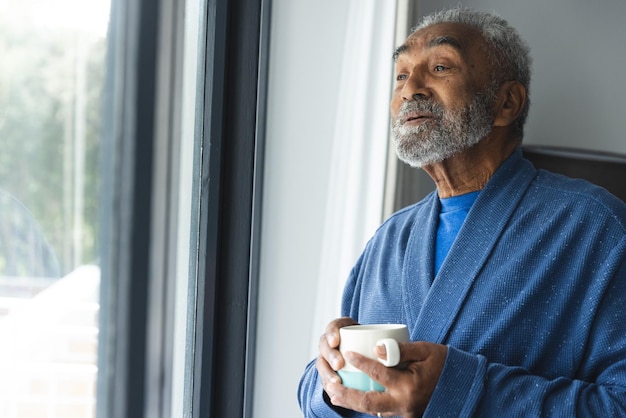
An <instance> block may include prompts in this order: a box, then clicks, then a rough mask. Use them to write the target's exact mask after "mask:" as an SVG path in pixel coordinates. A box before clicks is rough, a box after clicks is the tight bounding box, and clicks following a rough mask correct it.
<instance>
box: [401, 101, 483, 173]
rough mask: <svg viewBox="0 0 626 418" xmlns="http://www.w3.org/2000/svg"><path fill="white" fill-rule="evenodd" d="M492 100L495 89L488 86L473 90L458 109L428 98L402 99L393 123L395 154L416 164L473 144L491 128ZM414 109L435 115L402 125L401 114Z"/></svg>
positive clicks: (463, 149)
mask: <svg viewBox="0 0 626 418" xmlns="http://www.w3.org/2000/svg"><path fill="white" fill-rule="evenodd" d="M494 100H495V90H494V89H487V90H486V91H483V92H478V93H476V95H475V97H474V99H473V100H472V102H471V103H470V105H469V106H468V107H466V108H465V109H462V110H460V111H448V110H446V109H445V108H444V107H443V106H441V105H440V104H438V103H434V102H431V101H429V99H421V100H418V101H410V102H404V103H403V104H402V107H401V108H400V112H399V114H398V117H397V119H396V120H395V121H394V123H393V127H392V136H393V141H394V143H395V146H396V154H397V155H398V158H399V159H400V160H402V161H404V162H405V163H407V164H409V165H410V166H411V167H418V168H419V167H423V166H425V165H429V164H433V163H438V162H441V161H443V160H445V159H448V158H450V157H452V156H453V155H456V154H458V153H460V152H462V151H465V150H467V149H469V148H471V147H472V146H474V145H476V144H477V143H479V142H480V141H481V140H482V139H483V138H485V137H486V136H487V135H488V134H489V132H491V129H492V127H493V120H494V115H493V110H492V106H493V103H494ZM415 111H419V112H428V113H431V114H432V115H433V116H434V118H433V119H431V120H428V121H426V122H425V123H423V124H421V125H418V126H402V124H401V121H402V120H403V118H404V116H405V115H406V114H407V113H408V112H415Z"/></svg>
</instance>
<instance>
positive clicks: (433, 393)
mask: <svg viewBox="0 0 626 418" xmlns="http://www.w3.org/2000/svg"><path fill="white" fill-rule="evenodd" d="M394 59H395V62H396V70H395V73H396V85H395V89H394V92H393V98H392V101H391V114H392V117H393V121H394V122H393V136H394V140H395V143H396V146H397V153H398V156H399V157H400V159H402V160H403V161H405V162H407V163H408V164H411V165H412V166H415V167H421V168H422V169H423V170H425V171H426V172H427V173H428V174H429V175H430V176H431V177H432V178H433V180H434V181H435V183H436V185H437V191H436V192H433V193H431V194H430V195H429V196H427V197H426V198H425V199H424V200H422V201H421V202H419V203H417V204H415V205H413V206H410V207H408V208H405V209H403V210H401V211H399V212H397V213H396V214H394V215H393V216H392V217H391V218H390V219H388V220H387V221H386V222H385V223H384V224H383V225H382V226H381V227H380V228H379V230H378V231H377V232H376V234H375V236H374V237H373V238H372V239H371V240H370V242H369V243H368V244H367V246H366V248H365V250H364V252H363V254H362V255H361V257H360V258H359V260H358V262H357V264H356V266H355V267H354V268H353V270H352V272H351V274H350V277H349V279H348V282H347V284H346V287H345V292H344V297H343V302H342V315H344V317H343V318H340V319H337V320H335V321H333V322H331V323H330V324H329V325H328V327H327V329H326V332H325V333H324V335H323V336H322V338H321V339H320V345H319V350H320V354H319V357H318V358H317V360H316V361H314V362H312V363H311V364H309V365H308V367H307V369H306V371H305V373H304V376H303V377H302V380H301V382H300V388H299V400H300V405H301V408H302V411H303V414H304V415H305V416H307V417H336V416H350V417H352V416H362V415H363V414H371V415H378V416H396V415H401V416H405V417H414V416H422V415H423V416H449V417H465V416H485V417H494V416H504V417H522V416H523V417H530V416H535V417H538V416H542V417H546V416H555V417H557V416H558V417H573V416H581V417H591V416H598V417H615V416H626V263H625V261H624V260H625V252H626V234H625V231H626V207H625V205H624V204H623V203H622V202H621V201H619V200H618V199H617V198H615V197H613V196H612V195H610V194H609V193H608V192H606V191H605V190H603V189H601V188H599V187H596V186H593V185H591V184H589V183H587V182H584V181H581V180H572V179H568V178H565V177H563V176H558V175H554V174H551V173H548V172H546V171H537V170H535V168H534V167H533V166H532V164H531V163H530V162H528V161H527V160H525V159H524V158H523V156H522V153H521V150H520V144H521V141H522V137H523V128H524V123H525V120H526V115H527V113H528V103H529V101H528V91H529V82H530V58H529V55H528V48H527V47H526V46H525V43H524V42H523V41H522V40H521V39H520V37H519V35H518V33H517V32H516V31H515V30H514V29H513V28H511V27H510V26H509V25H508V23H507V22H506V21H504V20H502V19H501V18H499V17H496V16H493V15H491V14H486V13H482V12H476V11H472V10H468V9H464V8H456V9H451V10H446V11H443V12H440V13H437V14H434V15H432V16H429V17H426V18H425V19H424V20H423V22H422V23H421V24H420V26H419V27H418V28H417V29H416V30H415V31H414V32H413V33H412V34H411V35H410V36H409V37H408V39H407V40H406V42H405V43H404V44H403V45H402V46H400V47H399V48H398V49H397V50H396V53H395V56H394ZM355 323H361V324H367V323H405V324H407V325H408V328H409V331H410V336H411V341H412V342H410V343H405V344H400V352H401V360H402V362H403V364H404V365H405V367H400V368H386V367H384V366H383V365H382V364H380V363H378V362H377V361H375V360H370V359H368V358H365V357H363V356H360V355H358V354H355V353H347V354H346V358H343V357H342V355H341V353H340V352H339V351H338V346H339V343H340V341H339V332H338V330H339V328H341V327H343V326H346V325H350V324H355ZM377 355H378V356H379V357H381V358H384V357H385V355H386V353H385V352H384V348H383V347H378V348H377ZM345 361H349V362H350V363H351V364H353V365H354V366H356V367H358V368H359V369H361V370H362V371H364V372H365V373H367V374H369V375H370V376H371V377H372V378H373V379H374V380H376V381H377V382H379V383H381V384H382V385H383V386H384V387H385V388H386V390H385V391H384V392H360V391H357V390H354V389H349V388H347V387H345V386H343V385H342V384H341V379H340V378H339V376H338V375H337V373H336V370H339V369H341V368H342V367H343V365H344V363H345Z"/></svg>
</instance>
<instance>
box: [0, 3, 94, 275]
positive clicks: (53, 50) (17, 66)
mask: <svg viewBox="0 0 626 418" xmlns="http://www.w3.org/2000/svg"><path fill="white" fill-rule="evenodd" d="M80 51H84V53H83V54H82V55H81V54H80ZM105 55H106V40H105V39H104V38H100V39H98V38H97V37H96V36H95V35H89V34H84V33H78V32H77V31H76V30H70V29H64V30H61V29H59V28H55V29H54V30H51V29H49V30H46V29H42V28H33V27H24V25H23V22H22V23H16V22H12V21H9V20H7V19H6V18H5V17H3V16H2V15H0V60H1V61H0V62H1V64H0V190H2V191H4V192H7V193H9V194H10V195H13V196H14V197H15V198H17V199H18V200H19V201H20V202H21V203H22V204H23V205H24V206H25V207H26V208H27V209H28V211H29V212H30V214H32V217H33V218H34V220H35V221H36V223H37V224H38V226H39V229H40V230H41V232H42V233H43V237H44V239H45V241H47V243H48V244H49V245H50V246H51V248H52V250H53V252H54V254H55V255H56V258H57V260H58V265H59V268H60V274H61V275H64V274H67V273H68V272H70V271H72V270H73V269H74V268H75V267H77V266H78V265H80V264H87V263H97V261H98V260H97V259H98V248H97V242H98V240H97V237H98V203H99V181H98V177H99V174H100V173H99V155H98V151H99V142H100V135H101V113H102V112H101V110H102V91H103V88H102V87H103V82H104V69H105ZM81 74H83V75H84V80H85V82H84V83H80V82H77V80H80V77H81ZM81 103H84V106H81ZM77 117H78V118H82V120H83V121H84V124H83V125H81V124H80V123H79V122H78V120H77ZM77 126H83V127H84V129H80V128H77ZM81 132H83V135H80V134H81ZM79 136H80V137H81V138H82V139H83V141H84V153H79V155H76V149H77V148H76V144H77V143H78V141H79V140H80V138H78V137H79ZM80 159H84V160H83V161H84V170H82V172H83V174H84V176H78V177H77V171H76V170H77V168H80V167H81V165H80V164H78V161H80ZM77 178H81V179H82V184H76V179H77ZM77 188H78V190H77ZM76 196H82V201H83V202H84V203H83V207H82V210H80V213H76V202H77V200H76ZM0 210H2V213H0V224H1V223H2V222H5V223H6V220H7V218H8V216H9V214H8V212H7V210H6V209H3V208H2V207H0ZM7 228H8V227H7ZM7 228H5V229H7ZM18 235H19V234H18ZM18 238H19V237H16V236H14V237H13V238H12V239H11V240H10V241H9V244H7V245H17V243H15V242H14V241H16V240H17V239H18ZM3 239H7V238H6V237H4V238H3ZM78 247H80V248H78ZM0 248H1V245H0ZM9 256H10V255H9ZM7 257H8V256H7V254H6V253H5V254H0V275H1V274H2V273H3V268H5V267H6V266H7V264H8V261H10V260H7ZM13 262H14V264H15V260H13ZM27 263H32V261H24V264H27Z"/></svg>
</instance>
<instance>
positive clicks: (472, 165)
mask: <svg viewBox="0 0 626 418" xmlns="http://www.w3.org/2000/svg"><path fill="white" fill-rule="evenodd" d="M519 145H520V144H519V141H516V140H514V139H511V138H505V137H502V136H498V135H490V136H488V137H486V138H485V139H483V140H482V141H480V142H479V143H478V144H476V145H474V146H473V147H472V148H470V149H468V150H466V151H464V152H462V153H460V154H457V155H455V156H453V157H450V158H448V159H447V160H444V161H442V162H440V163H436V164H432V165H428V166H424V167H423V169H424V171H426V173H428V175H429V176H430V177H431V178H432V179H433V181H434V182H435V185H436V186H437V193H438V194H439V197H441V198H446V197H452V196H459V195H462V194H466V193H470V192H474V191H477V190H482V189H483V188H484V187H485V185H486V184H487V182H488V181H489V179H490V178H491V176H493V174H494V173H495V172H496V170H497V169H498V167H500V165H501V164H502V162H503V161H504V160H505V159H507V158H508V157H509V155H511V154H512V153H513V151H514V150H515V149H516V148H517V147H518V146H519Z"/></svg>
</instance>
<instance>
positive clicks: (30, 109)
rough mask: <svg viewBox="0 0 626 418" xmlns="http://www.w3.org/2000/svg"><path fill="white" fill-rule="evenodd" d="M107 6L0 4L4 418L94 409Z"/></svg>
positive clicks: (0, 402)
mask: <svg viewBox="0 0 626 418" xmlns="http://www.w3.org/2000/svg"><path fill="white" fill-rule="evenodd" d="M109 7H110V5H109V2H108V0H92V1H89V2H79V1H71V0H64V1H56V2H49V1H44V0H5V1H3V2H0V54H1V55H2V71H0V149H2V153H0V161H1V163H0V213H1V217H0V341H2V342H3V343H2V345H1V346H0V415H1V416H3V417H6V418H18V417H34V416H36V417H67V418H84V417H93V416H95V405H96V377H97V345H98V329H99V327H98V320H99V289H100V257H99V246H98V239H99V232H100V231H99V202H100V200H99V199H100V173H99V170H98V166H99V164H98V162H99V158H100V137H101V129H102V126H101V124H102V92H103V85H104V74H105V57H106V52H107V51H106V50H107V40H106V33H107V25H108V18H109ZM68 11H71V12H68Z"/></svg>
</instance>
